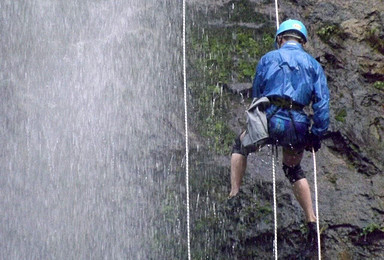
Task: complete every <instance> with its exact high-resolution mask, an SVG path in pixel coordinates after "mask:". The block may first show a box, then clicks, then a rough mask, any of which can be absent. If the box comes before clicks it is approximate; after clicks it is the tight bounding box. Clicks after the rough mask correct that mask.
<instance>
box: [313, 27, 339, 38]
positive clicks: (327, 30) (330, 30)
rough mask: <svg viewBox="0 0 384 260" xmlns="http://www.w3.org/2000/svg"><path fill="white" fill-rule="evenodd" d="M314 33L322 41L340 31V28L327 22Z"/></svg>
mask: <svg viewBox="0 0 384 260" xmlns="http://www.w3.org/2000/svg"><path fill="white" fill-rule="evenodd" d="M316 33H317V35H318V36H319V37H320V39H321V40H322V41H323V42H329V40H330V39H331V37H332V36H334V35H338V34H339V33H340V28H339V26H338V25H335V24H327V25H325V26H323V27H321V28H320V29H319V30H318V31H317V32H316Z"/></svg>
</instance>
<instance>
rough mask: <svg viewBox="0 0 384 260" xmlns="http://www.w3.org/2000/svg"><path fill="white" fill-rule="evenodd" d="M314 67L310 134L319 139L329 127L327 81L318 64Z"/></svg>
mask: <svg viewBox="0 0 384 260" xmlns="http://www.w3.org/2000/svg"><path fill="white" fill-rule="evenodd" d="M316 67H317V69H316V77H315V81H314V93H313V100H312V101H313V103H312V109H313V112H314V115H313V125H312V129H311V132H312V133H313V134H315V135H317V136H319V137H320V136H322V135H323V134H324V133H325V132H326V131H327V130H328V126H329V90H328V85H327V79H326V77H325V74H324V71H323V69H322V67H321V65H320V64H318V66H316ZM316 67H315V68H316Z"/></svg>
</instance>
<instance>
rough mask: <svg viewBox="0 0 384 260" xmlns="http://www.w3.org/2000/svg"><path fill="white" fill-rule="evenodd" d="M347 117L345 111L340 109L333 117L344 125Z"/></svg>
mask: <svg viewBox="0 0 384 260" xmlns="http://www.w3.org/2000/svg"><path fill="white" fill-rule="evenodd" d="M346 117H347V110H346V109H345V108H343V109H341V110H340V111H339V112H338V113H337V114H336V116H335V119H336V121H339V122H342V123H345V119H346Z"/></svg>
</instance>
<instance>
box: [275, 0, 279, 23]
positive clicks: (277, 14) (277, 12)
mask: <svg viewBox="0 0 384 260" xmlns="http://www.w3.org/2000/svg"><path fill="white" fill-rule="evenodd" d="M275 10H276V29H279V24H280V23H279V6H278V4H277V0H275Z"/></svg>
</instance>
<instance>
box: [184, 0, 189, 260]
mask: <svg viewBox="0 0 384 260" xmlns="http://www.w3.org/2000/svg"><path fill="white" fill-rule="evenodd" d="M185 46H186V41H185V0H183V81H184V123H185V188H186V196H187V244H188V260H191V228H190V209H189V144H188V106H187V68H186V67H187V66H186V50H185Z"/></svg>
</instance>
